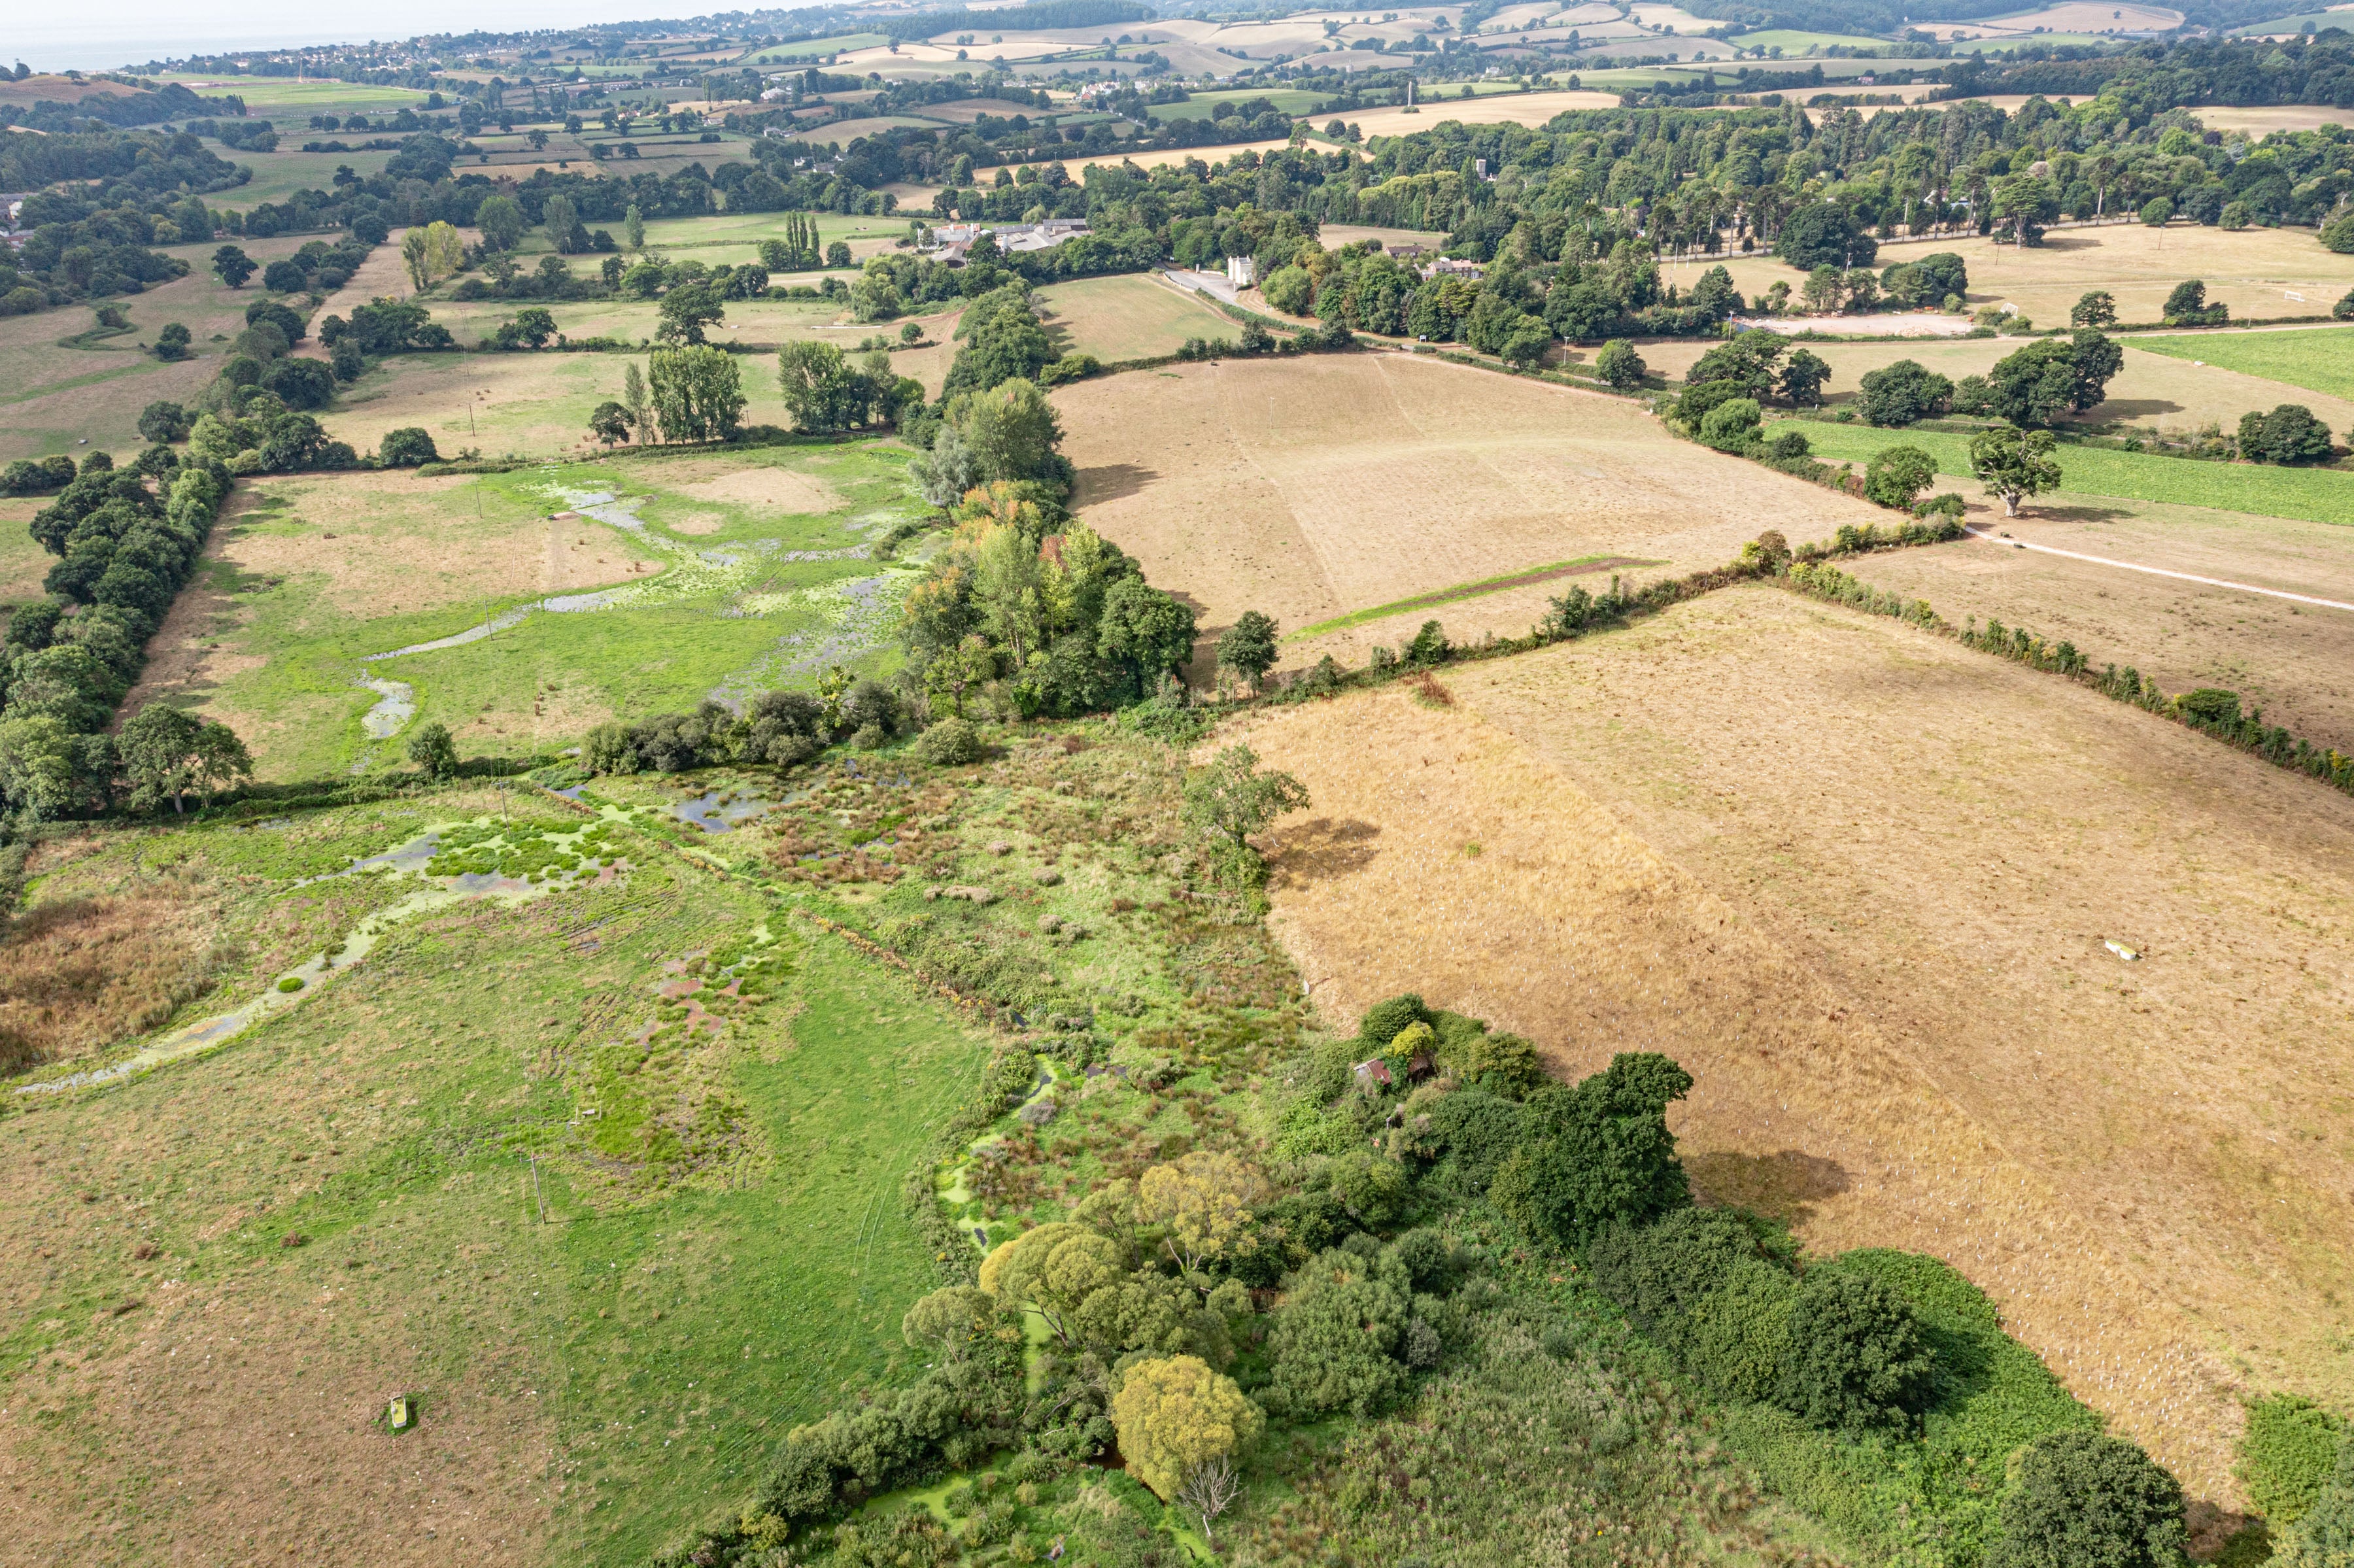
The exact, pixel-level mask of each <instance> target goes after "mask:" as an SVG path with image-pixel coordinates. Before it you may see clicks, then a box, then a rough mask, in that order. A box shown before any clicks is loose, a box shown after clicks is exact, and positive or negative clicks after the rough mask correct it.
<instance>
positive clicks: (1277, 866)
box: [1267, 817, 1382, 887]
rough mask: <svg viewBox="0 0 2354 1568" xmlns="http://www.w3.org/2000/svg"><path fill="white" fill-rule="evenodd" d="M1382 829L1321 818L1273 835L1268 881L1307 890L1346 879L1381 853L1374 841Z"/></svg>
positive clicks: (1366, 823) (1358, 823)
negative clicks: (1337, 878) (1313, 885)
mask: <svg viewBox="0 0 2354 1568" xmlns="http://www.w3.org/2000/svg"><path fill="white" fill-rule="evenodd" d="M1381 836H1382V830H1381V829H1380V828H1379V827H1378V826H1377V825H1375V824H1374V823H1372V822H1363V821H1357V820H1355V819H1354V818H1349V819H1344V820H1342V821H1333V820H1332V819H1331V818H1330V817H1318V818H1315V819H1314V820H1312V821H1305V822H1301V823H1299V824H1298V825H1297V826H1295V827H1288V828H1286V829H1284V830H1283V831H1282V832H1278V833H1275V834H1272V835H1270V836H1269V845H1270V849H1269V853H1268V854H1267V874H1268V876H1267V880H1268V882H1269V884H1270V885H1275V886H1280V887H1305V886H1307V885H1310V883H1314V882H1319V881H1322V880H1324V879H1325V878H1328V877H1334V876H1346V875H1347V874H1349V873H1351V872H1352V871H1359V870H1363V868H1364V867H1365V866H1367V865H1370V864H1371V863H1373V857H1374V856H1375V855H1377V854H1379V853H1381V851H1380V850H1379V849H1378V848H1377V847H1376V846H1375V844H1374V842H1373V841H1374V840H1376V839H1378V838H1380V837H1381Z"/></svg>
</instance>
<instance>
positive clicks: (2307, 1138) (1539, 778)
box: [1222, 586, 2354, 1506]
mask: <svg viewBox="0 0 2354 1568" xmlns="http://www.w3.org/2000/svg"><path fill="white" fill-rule="evenodd" d="M1441 680H1442V681H1443V682H1444V684H1445V687H1446V688H1447V690H1448V691H1449V693H1450V694H1451V695H1452V699H1453V706H1452V708H1451V709H1447V710H1443V711H1442V710H1439V709H1437V708H1433V707H1429V706H1426V705H1421V704H1419V703H1417V702H1416V701H1415V700H1413V699H1412V698H1411V697H1410V696H1409V694H1407V693H1406V692H1405V690H1404V689H1402V688H1401V689H1393V690H1391V691H1389V692H1385V693H1381V694H1371V695H1363V696H1352V697H1349V698H1345V699H1342V700H1340V701H1336V702H1332V703H1327V704H1316V705H1306V706H1303V707H1299V708H1292V709H1287V710H1283V711H1281V712H1279V713H1276V714H1270V715H1267V716H1265V717H1263V718H1259V719H1257V720H1255V721H1253V722H1252V723H1251V724H1250V725H1249V726H1248V738H1249V740H1250V742H1251V744H1252V745H1253V746H1255V747H1257V749H1258V750H1259V752H1260V753H1261V755H1262V756H1263V757H1264V758H1266V759H1267V761H1268V762H1269V763H1271V764H1272V765H1274V766H1277V767H1280V768H1288V769H1289V770H1291V771H1292V772H1294V773H1295V774H1297V775H1298V776H1299V778H1300V779H1301V780H1302V781H1303V782H1304V783H1305V784H1306V785H1307V786H1308V789H1310V793H1311V795H1312V797H1313V799H1314V802H1315V803H1314V806H1313V808H1312V810H1310V811H1309V812H1307V813H1302V814H1300V815H1299V817H1298V818H1296V819H1293V820H1291V821H1288V822H1287V823H1286V824H1285V825H1284V826H1283V827H1282V828H1281V830H1280V831H1279V832H1278V834H1277V835H1275V838H1274V841H1273V848H1274V849H1275V851H1276V856H1275V866H1276V879H1275V883H1274V885H1273V888H1272V897H1273V900H1274V905H1275V915H1274V919H1275V922H1276V925H1277V927H1278V929H1279V931H1280V932H1281V933H1282V935H1283V938H1284V940H1285V942H1286V944H1287V946H1288V948H1290V950H1291V951H1292V953H1293V955H1294V957H1295V959H1297V960H1298V961H1299V964H1300V967H1301V972H1302V974H1303V975H1304V976H1306V977H1307V979H1308V980H1309V981H1310V983H1311V985H1312V986H1313V987H1314V994H1315V995H1316V997H1317V998H1318V1000H1319V1002H1320V1005H1321V1007H1322V1008H1323V1010H1324V1011H1325V1012H1326V1013H1327V1014H1328V1015H1329V1016H1330V1017H1331V1018H1332V1019H1333V1020H1335V1021H1337V1022H1341V1023H1342V1024H1345V1023H1346V1022H1347V1021H1349V1020H1350V1019H1352V1018H1353V1017H1354V1016H1355V1015H1356V1014H1357V1012H1360V1011H1361V1010H1362V1009H1363V1007H1364V1006H1365V1005H1367V1004H1368V1003H1369V1002H1371V1001H1374V1000H1376V999H1378V998H1380V997H1382V996H1384V995H1389V994H1392V993H1394V992H1396V991H1405V990H1414V991H1420V992H1421V993H1422V994H1423V995H1424V996H1425V997H1426V998H1427V999H1428V1000H1429V1001H1431V1002H1433V1003H1434V1004H1436V1005H1442V1006H1447V1007H1453V1008H1458V1009H1460V1010H1462V1011H1464V1012H1471V1013H1476V1014H1479V1015H1480V1016H1483V1017H1486V1018H1489V1019H1491V1020H1494V1021H1496V1022H1498V1023H1499V1024H1500V1025H1505V1026H1509V1027H1511V1028H1512V1029H1515V1030H1517V1031H1519V1032H1521V1033H1524V1034H1526V1035H1528V1036H1530V1037H1531V1038H1532V1039H1533V1040H1536V1041H1537V1042H1539V1044H1540V1045H1541V1046H1542V1047H1543V1049H1544V1050H1545V1051H1546V1053H1547V1054H1548V1056H1549V1059H1550V1060H1551V1062H1552V1063H1553V1065H1554V1067H1555V1068H1556V1070H1558V1071H1559V1072H1561V1073H1562V1074H1564V1075H1579V1074H1583V1073H1587V1072H1591V1071H1594V1070H1596V1069H1598V1068H1599V1067H1601V1066H1603V1065H1606V1063H1607V1062H1608V1060H1609V1058H1610V1056H1611V1054H1613V1053H1614V1052H1617V1051H1622V1050H1659V1051H1664V1052H1667V1053H1669V1054H1672V1055H1674V1056H1675V1057H1676V1058H1677V1059H1678V1060H1680V1061H1681V1062H1682V1063H1683V1065H1685V1066H1686V1067H1687V1068H1688V1069H1689V1070H1691V1072H1692V1073H1693V1075H1695V1077H1696V1078H1697V1079H1698V1086H1697V1087H1696V1088H1695V1089H1694V1090H1693V1092H1692V1095H1691V1098H1690V1099H1689V1100H1688V1101H1687V1102H1686V1103H1685V1104H1684V1105H1683V1106H1682V1107H1681V1108H1680V1110H1679V1112H1678V1113H1677V1118H1676V1125H1677V1130H1678V1135H1679V1138H1680V1139H1681V1142H1682V1146H1683V1149H1684V1151H1685V1155H1686V1158H1687V1160H1688V1161H1689V1163H1690V1166H1691V1170H1692V1172H1693V1174H1694V1177H1695V1179H1696V1181H1697V1183H1698V1185H1699V1186H1700V1188H1701V1189H1702V1192H1704V1194H1706V1195H1707V1196H1708V1197H1710V1198H1712V1199H1714V1200H1717V1201H1721V1202H1745V1203H1750V1204H1754V1205H1757V1206H1760V1207H1764V1208H1766V1209H1768V1210H1770V1211H1772V1212H1775V1213H1780V1214H1782V1215H1784V1216H1786V1217H1787V1218H1789V1219H1790V1220H1791V1221H1792V1222H1793V1224H1795V1226H1796V1228H1797V1232H1798V1234H1800V1236H1801V1237H1803V1238H1804V1239H1805V1241H1806V1242H1807V1243H1808V1245H1809V1246H1810V1247H1813V1248H1815V1249H1818V1250H1822V1251H1829V1250H1836V1249H1840V1248H1845V1247H1850V1246H1857V1245H1889V1246H1899V1247H1904V1248H1909V1249H1913V1250H1916V1251H1924V1252H1929V1253H1933V1254H1935V1255H1938V1256H1941V1257H1944V1258H1946V1260H1947V1261H1949V1262H1951V1263H1952V1264H1954V1265H1955V1266H1956V1267H1958V1268H1960V1269H1961V1270H1962V1271H1963V1272H1964V1273H1966V1274H1967V1275H1968V1276H1969V1277H1970V1278H1971V1279H1973V1280H1974V1281H1975V1282H1977V1283H1978V1285H1980V1286H1981V1287H1984V1288H1985V1289H1987V1290H1988V1292H1989V1294H1991V1295H1992V1296H1993V1297H1994V1298H1995V1299H1996V1300H1997V1302H1998V1303H1999V1305H2000V1307H2001V1308H2002V1311H2003V1314H2004V1319H2005V1321H2006V1323H2007V1325H2008V1326H2009V1328H2010V1330H2012V1331H2013V1332H2014V1333H2016V1334H2017V1335H2019V1337H2020V1338H2021V1339H2022V1340H2025V1341H2026V1342H2027V1343H2029V1344H2030V1345H2031V1346H2033V1347H2034V1348H2035V1349H2036V1350H2037V1351H2039V1352H2040V1353H2041V1355H2042V1356H2043V1357H2044V1358H2045V1359H2046V1360H2047V1361H2049V1362H2050V1363H2051V1364H2052V1368H2053V1369H2054V1371H2055V1372H2058V1373H2059V1374H2060V1375H2061V1376H2062V1378H2063V1379H2065V1380H2066V1382H2067V1383H2068V1384H2069V1386H2070V1387H2071V1388H2072V1389H2073V1390H2074V1391H2075V1392H2076V1393H2078V1394H2079V1395H2081V1396H2082V1397H2083V1398H2084V1399H2085V1400H2086V1401H2087V1402H2088V1403H2090V1404H2093V1405H2094V1406H2095V1407H2096V1408H2099V1409H2101V1410H2102V1411H2104V1412H2105V1413H2106V1414H2108V1415H2110V1416H2111V1418H2112V1419H2113V1421H2114V1422H2115V1427H2116V1429H2117V1430H2119V1431H2122V1432H2125V1433H2127V1434H2129V1435H2131V1436H2135V1437H2136V1438H2137V1439H2138V1440H2140V1441H2142V1442H2143V1443H2145V1444H2146V1445H2147V1446H2149V1447H2150V1449H2151V1451H2152V1452H2153V1453H2155V1454H2156V1455H2157V1456H2158V1457H2159V1458H2160V1459H2161V1460H2162V1461H2163V1462H2164V1463H2166V1464H2167V1465H2168V1467H2170V1468H2171V1469H2173V1470H2174V1471H2175V1473H2176V1474H2178V1475H2179V1476H2180V1477H2181V1478H2183V1480H2184V1482H2185V1484H2186V1485H2187V1486H2188V1487H2189V1488H2190V1491H2191V1494H2192V1496H2193V1497H2194V1498H2195V1499H2210V1500H2212V1501H2214V1502H2216V1503H2219V1504H2222V1505H2226V1506H2228V1505H2230V1504H2232V1502H2233V1501H2234V1499H2236V1498H2237V1496H2238V1492H2237V1488H2236V1485H2235V1482H2234V1481H2233V1479H2232V1473H2231V1472H2232V1463H2233V1452H2232V1445H2233V1441H2234V1437H2235V1435H2236V1431H2237V1429H2238V1427H2239V1425H2240V1411H2241V1405H2240V1403H2239V1401H2240V1398H2241V1396H2242V1395H2243V1394H2247V1393H2261V1392H2264V1391H2267V1390H2270V1389H2273V1388H2277V1387H2285V1388H2291V1389H2296V1390H2301V1391H2303V1392H2305V1393H2310V1394H2313V1395H2315V1396H2317V1397H2320V1398H2324V1399H2327V1400H2331V1401H2335V1402H2341V1403H2342V1402H2343V1401H2344V1400H2345V1399H2346V1398H2347V1397H2348V1395H2349V1393H2354V1376H2349V1368H2348V1365H2347V1359H2346V1357H2345V1355H2344V1354H2343V1345H2344V1342H2345V1340H2344V1336H2345V1334H2346V1332H2347V1330H2348V1327H2349V1325H2348V1322H2347V1307H2346V1302H2347V1299H2348V1293H2349V1288H2354V1271H2350V1270H2349V1266H2348V1263H2349V1258H2348V1252H2347V1246H2346V1241H2345V1238H2346V1237H2347V1236H2348V1235H2349V1234H2354V1231H2350V1230H2349V1225H2354V1213H2349V1206H2354V1205H2349V1193H2348V1192H2347V1189H2346V1184H2345V1181H2344V1179H2343V1175H2344V1165H2343V1152H2342V1151H2343V1150H2344V1149H2345V1147H2346V1144H2347V1140H2348V1139H2349V1138H2354V1098H2349V1095H2348V1092H2347V1083H2346V1077H2345V1066H2344V1062H2345V1045H2346V1044H2347V1040H2348V1035H2349V1022H2348V1017H2349V986H2354V962H2349V951H2354V948H2349V943H2348V941H2347V937H2348V934H2349V930H2354V801H2349V800H2347V799H2346V798H2345V797H2343V796H2340V795H2338V794H2336V793H2334V792H2331V791H2329V790H2327V789H2325V788H2323V787H2321V786H2319V785H2317V784H2316V783H2314V782H2313V781H2312V780H2310V779H2304V778H2302V777H2300V776H2296V775H2292V774H2289V773H2285V772H2283V771H2281V770H2279V769H2275V768H2270V767H2268V766H2266V765H2264V764H2263V763H2260V762H2257V761H2255V760H2253V759H2252V758H2246V757H2244V756H2242V755H2241V754H2239V753H2236V752H2233V751H2232V750H2230V749H2228V748H2226V747H2221V746H2219V745H2217V744H2215V743H2214V742H2212V741H2211V740H2208V739H2207V738H2205V737H2204V736H2199V735H2197V734H2194V733H2193V732H2191V731H2189V730H2186V729H2183V728H2180V727H2179V726H2174V725H2171V724H2168V723H2167V722H2165V721H2163V720H2159V719H2157V718H2154V717H2152V716H2151V715H2146V714H2143V713H2141V712H2139V711H2138V710H2137V709H2133V708H2128V707H2126V706H2125V705H2120V704H2116V703H2113V702H2110V701H2108V700H2107V699H2105V698H2103V697H2100V696H2098V695H2096V694H2093V693H2091V692H2089V691H2086V690H2084V689H2083V688H2080V687H2077V686H2074V685H2073V684H2069V683H2062V682H2060V681H2057V680H2055V679H2053V678H2052V677H2050V676H2046V675H2041V674H2038V673H2035V672H2033V671H2031V670H2027V669H2025V668H2023V667H2020V666H2018V665H2015V664H2011V663H2009V662H2005V661H2001V660H1998V659H1995V658H1992V657H1990V656H1987V655H1981V654H1977V653H1973V652H1970V651H1968V650H1967V649H1964V648H1960V647H1958V646H1956V645H1955V644H1953V643H1951V642H1947V641H1942V640H1938V639H1935V638H1933V637H1930V636H1929V635H1927V634H1925V633H1922V632H1919V631H1915V630H1911V629H1909V628H1906V627H1904V626H1903V625H1901V624H1898V623H1896V622H1894V621H1891V620H1884V619H1879V618H1872V617H1865V616H1861V615H1858V614H1855V613H1853V612H1850V611H1847V610H1844V609H1830V608H1826V607H1822V606H1818V605H1814V604H1811V603H1809V602H1808V601H1805V600H1802V599H1797V598H1796V597H1795V596H1791V595H1788V594H1786V593H1784V592H1782V591H1781V590H1779V589H1776V588H1769V587H1764V586H1758V587H1751V588H1736V589H1733V590H1728V591H1725V592H1723V593H1719V594H1716V595H1712V596H1710V597H1709V598H1707V599H1702V600H1700V601H1696V602H1693V603H1691V604H1687V605H1684V606H1681V607H1679V608H1677V609H1673V610H1671V611H1670V612H1668V613H1667V614H1665V615H1662V616H1660V617H1659V618H1658V619H1657V620H1652V621H1649V622H1647V623H1644V624H1643V625H1641V626H1639V627H1638V628H1636V629H1634V630H1628V631H1625V632H1616V633H1611V634H1607V635H1605V636H1601V637H1598V638H1595V639H1590V640H1586V641H1580V642H1576V643H1572V644H1566V645H1564V646H1561V647H1558V648H1555V649H1553V650H1549V651H1546V652H1541V653H1536V654H1531V655H1525V656H1522V657H1518V658H1514V659H1511V660H1507V661H1500V662H1494V663H1489V664H1482V665H1477V666H1465V667H1459V668H1458V669H1456V670H1453V671H1450V672H1447V673H1443V674H1442V676H1441ZM1222 738H1231V737H1222ZM2112 939H2114V940H2117V941H2120V942H2123V943H2125V944H2127V945H2129V946H2131V947H2132V948H2136V949H2137V950H2138V951H2139V952H2140V953H2142V954H2143V955H2144V957H2143V958H2142V959H2141V961H2139V962H2132V963H2128V962H2126V961H2124V960H2122V959H2119V958H2118V957H2117V956H2115V954H2113V953H2112V952H2111V951H2109V950H2108V949H2107V948H2105V946H2104V943H2105V941H2108V940H2112Z"/></svg>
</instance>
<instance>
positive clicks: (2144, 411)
mask: <svg viewBox="0 0 2354 1568" xmlns="http://www.w3.org/2000/svg"><path fill="white" fill-rule="evenodd" d="M2093 412H2094V413H2095V414H2098V415H2099V416H2100V417H2101V418H2102V419H2103V420H2109V419H2155V418H2158V416H2159V415H2160V414H2179V413H2180V412H2182V405H2181V404H2179V403H2176V402H2170V401H2168V399H2166V398H2164V397H2111V398H2109V399H2108V400H2107V401H2106V402H2105V403H2102V404H2101V405H2099V406H2098V407H2097V408H2094V410H2093Z"/></svg>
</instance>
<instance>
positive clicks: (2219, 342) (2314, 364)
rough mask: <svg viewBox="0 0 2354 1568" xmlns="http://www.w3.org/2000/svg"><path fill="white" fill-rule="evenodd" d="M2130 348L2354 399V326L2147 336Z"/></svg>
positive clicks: (2332, 395)
mask: <svg viewBox="0 0 2354 1568" xmlns="http://www.w3.org/2000/svg"><path fill="white" fill-rule="evenodd" d="M2131 346H2133V347H2135V348H2137V349H2140V350H2141V351H2142V352H2143V353H2145V354H2162V355H2166V356H2167V357H2168V359H2189V360H2197V361H2201V362H2204V363H2205V364H2208V365H2220V366H2222V367H2223V368H2224V369H2226V370H2236V371H2239V372H2240V373H2241V374H2242V375H2244V376H2264V378H2265V379H2267V380H2271V381H2285V382H2287V383H2288V384H2289V385H2290V386H2292V387H2305V388H2306V390H2307V391H2311V392H2320V393H2324V394H2327V396H2329V397H2354V327H2319V328H2317V329H2315V330H2314V331H2312V332H2252V333H2247V334H2234V335H2232V336H2229V337H2221V336H2212V335H2209V334H2200V335H2199V336H2196V337H2147V338H2138V339H2137V340H2135V342H2134V343H2133V344H2132V345H2131ZM2339 433H2340V434H2341V435H2342V434H2344V432H2343V431H2340V432H2339Z"/></svg>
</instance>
